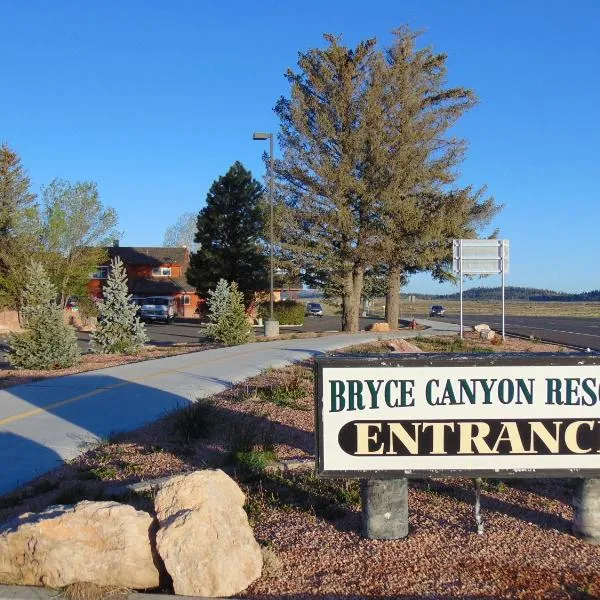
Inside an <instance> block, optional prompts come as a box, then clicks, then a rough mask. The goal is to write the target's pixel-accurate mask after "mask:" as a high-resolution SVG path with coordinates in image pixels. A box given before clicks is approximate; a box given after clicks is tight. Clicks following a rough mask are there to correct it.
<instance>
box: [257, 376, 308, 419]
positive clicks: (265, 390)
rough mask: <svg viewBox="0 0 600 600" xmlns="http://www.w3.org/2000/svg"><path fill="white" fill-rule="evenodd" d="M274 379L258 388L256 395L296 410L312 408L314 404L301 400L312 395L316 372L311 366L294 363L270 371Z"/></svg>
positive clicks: (277, 404)
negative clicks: (303, 402) (306, 403)
mask: <svg viewBox="0 0 600 600" xmlns="http://www.w3.org/2000/svg"><path fill="white" fill-rule="evenodd" d="M268 375H270V378H272V379H273V381H272V383H271V384H270V385H265V386H262V387H259V388H256V390H255V395H256V397H257V398H258V399H260V400H262V401H263V402H272V403H273V404H275V405H276V406H280V407H283V408H292V409H294V410H312V405H305V404H301V403H300V402H299V400H303V399H306V398H307V397H312V392H313V380H314V374H313V371H312V369H311V368H309V367H306V366H302V365H294V366H292V367H288V368H286V369H283V370H279V371H272V372H269V373H268Z"/></svg>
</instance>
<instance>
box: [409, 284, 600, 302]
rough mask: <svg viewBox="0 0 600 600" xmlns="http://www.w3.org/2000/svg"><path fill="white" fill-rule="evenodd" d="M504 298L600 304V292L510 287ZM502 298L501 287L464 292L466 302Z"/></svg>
mask: <svg viewBox="0 0 600 600" xmlns="http://www.w3.org/2000/svg"><path fill="white" fill-rule="evenodd" d="M412 295H413V296H416V297H417V298H423V299H427V300H459V299H460V294H459V293H458V292H457V293H454V294H445V295H441V294H440V295H431V294H412ZM504 297H505V299H506V300H522V301H526V302H600V290H592V291H590V292H582V293H581V294H565V293H564V292H555V291H553V290H542V289H538V288H527V287H513V286H509V287H506V288H504ZM501 298H502V288H500V287H494V288H488V287H477V288H471V289H470V290H465V291H464V292H463V299H464V300H500V299H501Z"/></svg>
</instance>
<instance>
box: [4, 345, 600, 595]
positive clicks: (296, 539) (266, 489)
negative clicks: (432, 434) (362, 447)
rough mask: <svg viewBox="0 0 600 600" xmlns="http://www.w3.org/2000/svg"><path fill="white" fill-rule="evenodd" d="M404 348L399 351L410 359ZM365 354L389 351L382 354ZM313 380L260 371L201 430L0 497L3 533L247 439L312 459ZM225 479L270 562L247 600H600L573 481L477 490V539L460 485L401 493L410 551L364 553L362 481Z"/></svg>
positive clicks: (81, 463) (421, 484) (599, 555)
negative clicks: (47, 511)
mask: <svg viewBox="0 0 600 600" xmlns="http://www.w3.org/2000/svg"><path fill="white" fill-rule="evenodd" d="M416 343H417V344H418V343H419V342H418V341H417V342H416ZM444 343H445V342H440V344H442V345H443V344H444ZM448 343H450V341H449V342H448ZM402 344H403V343H402V342H399V346H398V347H397V348H398V349H399V350H401V351H402V350H404V351H410V350H411V348H410V347H409V346H408V345H407V346H406V347H403V345H402ZM429 344H430V346H431V347H432V349H434V350H438V349H439V348H438V347H437V346H436V345H435V343H434V342H431V341H430V342H429ZM465 344H466V345H467V347H473V346H478V347H482V346H485V347H487V346H489V348H488V349H489V350H503V351H505V350H511V351H518V350H523V351H534V352H535V351H557V350H559V349H558V348H556V347H553V346H547V345H542V344H536V343H533V342H528V341H527V342H526V341H519V340H511V341H510V345H509V347H508V348H507V345H503V346H501V347H495V346H491V345H490V344H488V343H487V342H482V341H480V340H478V339H475V338H474V337H473V338H471V339H467V340H466V342H465ZM364 350H365V349H364V348H363V349H361V348H354V349H350V351H351V352H353V353H357V352H358V353H360V352H361V351H364ZM367 350H368V351H369V352H374V351H382V350H383V351H387V348H386V347H385V346H384V345H383V343H381V344H379V346H377V345H375V346H373V345H370V346H369V347H368V348H367ZM311 377H312V376H311V370H310V368H309V366H294V367H288V368H286V369H280V370H273V371H268V372H266V373H264V374H263V375H261V376H259V377H256V378H253V379H252V380H249V381H247V382H246V383H244V384H242V385H240V386H237V387H236V388H233V389H231V390H229V391H227V392H225V393H223V394H220V395H219V396H217V397H215V398H213V399H212V400H211V403H210V405H205V406H204V408H205V409H206V410H207V411H208V412H209V413H210V415H209V418H208V421H207V422H203V421H202V420H201V419H200V421H197V420H196V417H193V415H192V417H191V418H188V419H187V420H186V419H183V420H182V419H181V417H178V416H177V415H176V414H173V415H168V416H166V417H165V418H164V419H162V420H161V421H158V422H156V423H154V424H152V425H149V426H147V427H145V428H143V429H140V430H137V431H135V432H131V433H127V434H121V435H119V436H116V437H115V438H111V439H110V440H106V441H105V442H104V443H103V444H101V445H100V446H98V447H96V448H93V449H91V450H90V451H89V452H87V453H86V454H84V455H82V456H81V457H79V458H77V459H76V460H74V461H73V462H72V463H70V464H69V465H66V466H64V467H62V468H61V469H59V470H57V471H55V472H54V473H53V474H51V475H49V476H46V477H44V478H41V479H39V480H38V481H36V482H34V483H33V484H31V485H30V486H29V487H28V488H27V489H24V490H21V491H20V492H19V493H17V494H11V495H10V496H5V497H3V498H0V522H4V521H5V520H6V519H8V518H9V517H11V516H14V515H15V514H19V513H22V512H25V511H27V510H35V511H37V510H41V509H42V508H44V507H46V506H48V505H49V504H53V503H59V502H63V503H71V502H76V501H78V500H81V499H84V498H88V499H96V498H100V497H102V493H103V489H104V488H106V487H107V486H111V485H114V484H115V482H134V481H140V480H145V479H151V478H156V477H161V476H164V475H169V474H173V473H179V472H184V471H190V470H194V469H198V468H202V467H206V466H216V465H221V464H228V461H230V459H231V450H232V446H233V445H235V443H237V442H238V441H239V439H240V438H243V437H244V436H250V437H252V439H253V440H254V443H255V445H256V448H257V449H259V448H263V449H264V448H266V447H268V448H269V449H270V450H271V451H274V453H275V455H276V456H277V458H278V459H299V458H304V459H306V458H310V457H312V456H313V455H314V439H313V420H314V414H313V401H312V378H311ZM282 390H283V391H282ZM194 406H195V405H194ZM198 424H200V425H207V424H208V425H209V427H208V433H207V432H204V433H202V432H199V431H196V430H195V429H193V426H194V425H198ZM227 468H229V469H234V470H233V471H231V472H232V473H233V475H234V477H236V479H237V480H238V481H239V482H240V484H241V485H242V487H243V488H244V490H245V491H246V494H247V511H248V514H249V518H250V522H251V524H252V526H253V528H254V532H255V535H256V537H257V539H258V540H259V542H260V543H261V544H262V545H263V546H264V547H265V548H267V549H268V554H269V556H270V560H269V565H268V568H266V569H265V570H264V572H263V576H262V577H261V578H260V579H259V580H258V581H256V582H255V583H254V584H253V585H252V586H251V587H250V588H248V589H247V590H246V591H245V592H244V594H242V596H245V597H247V598H252V599H267V598H281V597H285V598H290V599H301V598H315V597H319V598H331V599H337V598H340V599H350V598H406V599H408V598H420V599H424V598H540V599H542V598H543V599H546V598H599V597H600V547H595V546H590V545H588V544H585V543H584V542H582V541H581V540H579V539H578V538H576V537H575V536H573V535H572V534H571V527H572V520H573V511H572V508H571V499H572V494H573V490H574V485H575V482H574V481H573V480H507V481H502V482H498V481H492V480H488V481H487V482H484V483H485V486H484V492H483V497H482V514H483V518H484V527H485V531H484V534H483V535H478V534H477V533H476V528H475V522H474V516H473V501H474V492H473V485H472V482H471V481H470V480H468V479H458V478H455V479H443V480H442V479H436V480H418V481H411V483H410V491H409V517H410V523H409V524H410V534H409V536H408V538H406V539H404V540H398V541H373V540H366V539H363V538H362V537H361V536H360V533H359V532H360V503H359V490H360V488H359V483H358V482H356V481H346V480H340V481H331V480H319V479H317V478H316V477H315V476H314V475H313V473H312V471H311V470H310V469H309V470H305V471H302V470H299V471H294V472H285V473H280V472H272V471H269V472H261V473H256V472H248V471H244V470H239V465H238V467H233V466H232V465H231V463H230V462H229V466H228V467H227ZM236 468H237V469H238V470H237V471H236V470H235V469H236ZM146 502H147V498H146Z"/></svg>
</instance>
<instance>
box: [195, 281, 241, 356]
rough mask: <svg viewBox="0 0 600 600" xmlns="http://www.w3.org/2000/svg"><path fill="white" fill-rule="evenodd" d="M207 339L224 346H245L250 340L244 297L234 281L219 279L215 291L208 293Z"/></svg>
mask: <svg viewBox="0 0 600 600" xmlns="http://www.w3.org/2000/svg"><path fill="white" fill-rule="evenodd" d="M208 296H209V298H208V300H207V304H208V311H209V312H208V319H209V321H210V323H209V325H208V327H207V329H206V333H207V335H208V337H209V338H211V339H213V340H215V341H216V342H221V343H223V344H225V345H226V346H237V345H238V344H245V343H246V342H249V341H250V340H251V339H252V327H251V326H250V323H249V321H248V317H247V315H246V310H245V309H244V296H243V294H242V293H241V292H240V291H239V290H238V286H237V283H235V281H233V282H231V284H229V283H227V281H225V280H224V279H220V280H219V283H218V284H217V287H216V289H215V290H211V291H210V292H208Z"/></svg>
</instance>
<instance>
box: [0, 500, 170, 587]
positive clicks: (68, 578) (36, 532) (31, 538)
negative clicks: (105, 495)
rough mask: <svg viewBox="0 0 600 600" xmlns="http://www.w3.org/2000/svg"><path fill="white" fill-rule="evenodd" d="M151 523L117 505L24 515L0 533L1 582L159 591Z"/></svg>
mask: <svg viewBox="0 0 600 600" xmlns="http://www.w3.org/2000/svg"><path fill="white" fill-rule="evenodd" d="M152 523H153V519H152V517H151V516H150V515H149V514H148V513H145V512H143V511H139V510H135V508H133V507H132V506H127V505H125V504H119V503H117V502H88V501H85V502H79V503H78V504H76V505H74V506H62V505H61V506H51V507H50V508H48V509H46V510H45V511H44V512H41V513H25V514H23V515H21V516H20V517H18V518H17V519H15V520H14V521H11V522H9V523H7V524H6V525H5V526H4V527H3V528H2V529H1V530H0V583H4V584H18V585H37V586H48V587H53V588H58V587H62V586H65V585H69V584H71V583H75V582H82V581H84V582H92V583H95V584H98V585H102V586H111V585H112V586H119V587H126V588H132V589H146V588H152V587H157V586H158V584H159V572H158V569H157V567H156V565H155V564H154V560H153V556H152V550H151V546H150V530H151V528H152Z"/></svg>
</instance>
